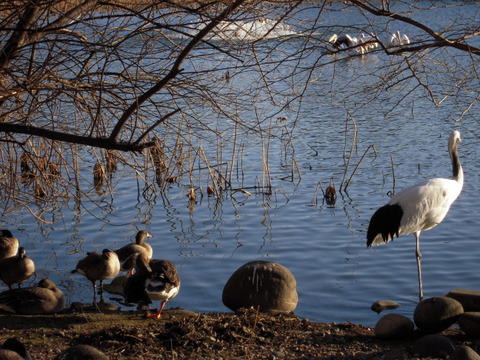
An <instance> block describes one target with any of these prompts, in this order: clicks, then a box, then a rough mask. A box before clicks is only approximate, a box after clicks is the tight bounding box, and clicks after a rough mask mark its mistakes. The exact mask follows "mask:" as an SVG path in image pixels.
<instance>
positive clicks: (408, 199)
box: [367, 131, 463, 300]
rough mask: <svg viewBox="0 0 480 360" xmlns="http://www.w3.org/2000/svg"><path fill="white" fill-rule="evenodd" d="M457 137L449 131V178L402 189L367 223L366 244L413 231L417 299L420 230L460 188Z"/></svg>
mask: <svg viewBox="0 0 480 360" xmlns="http://www.w3.org/2000/svg"><path fill="white" fill-rule="evenodd" d="M460 141H461V138H460V132H458V131H453V132H452V134H451V135H450V138H449V140H448V152H449V154H450V158H451V160H452V169H453V177H452V178H451V179H445V178H435V179H430V180H427V181H425V182H422V183H420V184H417V185H414V186H411V187H409V188H407V189H404V190H403V191H401V192H399V193H398V194H396V195H394V196H393V197H392V198H391V200H390V201H389V202H388V204H386V205H384V206H382V207H381V208H379V209H378V210H377V211H376V212H375V213H374V214H373V216H372V218H371V219H370V224H369V225H368V231H367V246H368V247H369V246H372V245H381V244H384V243H387V242H390V241H391V240H393V237H394V236H397V237H399V236H401V235H409V234H415V239H416V251H415V255H416V258H417V270H418V288H419V297H420V300H421V299H422V298H423V287H422V266H421V257H422V255H421V253H420V233H421V232H422V231H423V230H430V229H432V228H433V227H435V226H437V225H438V224H440V223H441V222H442V220H443V219H444V218H445V216H446V215H447V213H448V210H449V209H450V206H451V205H452V203H453V202H454V201H455V200H456V199H457V197H458V195H460V192H461V191H462V187H463V169H462V165H461V164H460V158H459V157H458V152H457V146H458V144H459V142H460Z"/></svg>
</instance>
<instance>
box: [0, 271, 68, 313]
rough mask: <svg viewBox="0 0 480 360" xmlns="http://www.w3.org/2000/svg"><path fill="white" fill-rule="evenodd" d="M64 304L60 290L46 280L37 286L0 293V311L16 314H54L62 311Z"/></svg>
mask: <svg viewBox="0 0 480 360" xmlns="http://www.w3.org/2000/svg"><path fill="white" fill-rule="evenodd" d="M64 303H65V297H64V295H63V292H62V290H60V289H59V288H57V287H56V285H55V283H54V282H53V281H51V280H48V279H42V280H40V282H39V283H38V285H37V286H32V287H27V288H23V289H13V290H7V291H3V292H1V293H0V310H3V311H7V312H10V313H16V314H23V315H34V314H51V313H56V312H59V311H61V310H62V309H63V306H64Z"/></svg>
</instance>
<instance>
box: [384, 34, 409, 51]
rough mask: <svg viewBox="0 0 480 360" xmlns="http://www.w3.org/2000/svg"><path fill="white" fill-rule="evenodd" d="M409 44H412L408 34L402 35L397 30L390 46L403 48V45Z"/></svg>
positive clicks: (391, 38)
mask: <svg viewBox="0 0 480 360" xmlns="http://www.w3.org/2000/svg"><path fill="white" fill-rule="evenodd" d="M408 44H410V39H409V38H408V36H407V34H402V33H401V32H400V31H399V30H397V31H396V32H394V33H393V34H392V36H391V37H390V41H389V43H388V46H389V47H395V46H402V45H408Z"/></svg>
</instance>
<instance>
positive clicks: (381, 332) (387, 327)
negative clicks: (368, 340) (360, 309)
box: [375, 314, 414, 339]
mask: <svg viewBox="0 0 480 360" xmlns="http://www.w3.org/2000/svg"><path fill="white" fill-rule="evenodd" d="M413 328H414V325H413V321H412V320H410V319H409V318H407V317H406V316H403V315H400V314H387V315H385V316H382V317H381V318H380V319H379V320H378V321H377V324H376V325H375V336H376V337H378V338H382V339H401V338H406V337H410V336H411V335H412V334H413Z"/></svg>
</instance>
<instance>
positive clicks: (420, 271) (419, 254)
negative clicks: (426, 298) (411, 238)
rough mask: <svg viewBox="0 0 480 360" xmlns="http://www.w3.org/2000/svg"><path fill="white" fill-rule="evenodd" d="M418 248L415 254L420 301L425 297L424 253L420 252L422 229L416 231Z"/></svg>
mask: <svg viewBox="0 0 480 360" xmlns="http://www.w3.org/2000/svg"><path fill="white" fill-rule="evenodd" d="M415 240H416V249H415V256H416V258H417V270H418V297H419V299H420V301H422V299H423V284H422V253H421V252H420V231H417V232H416V233H415Z"/></svg>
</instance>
